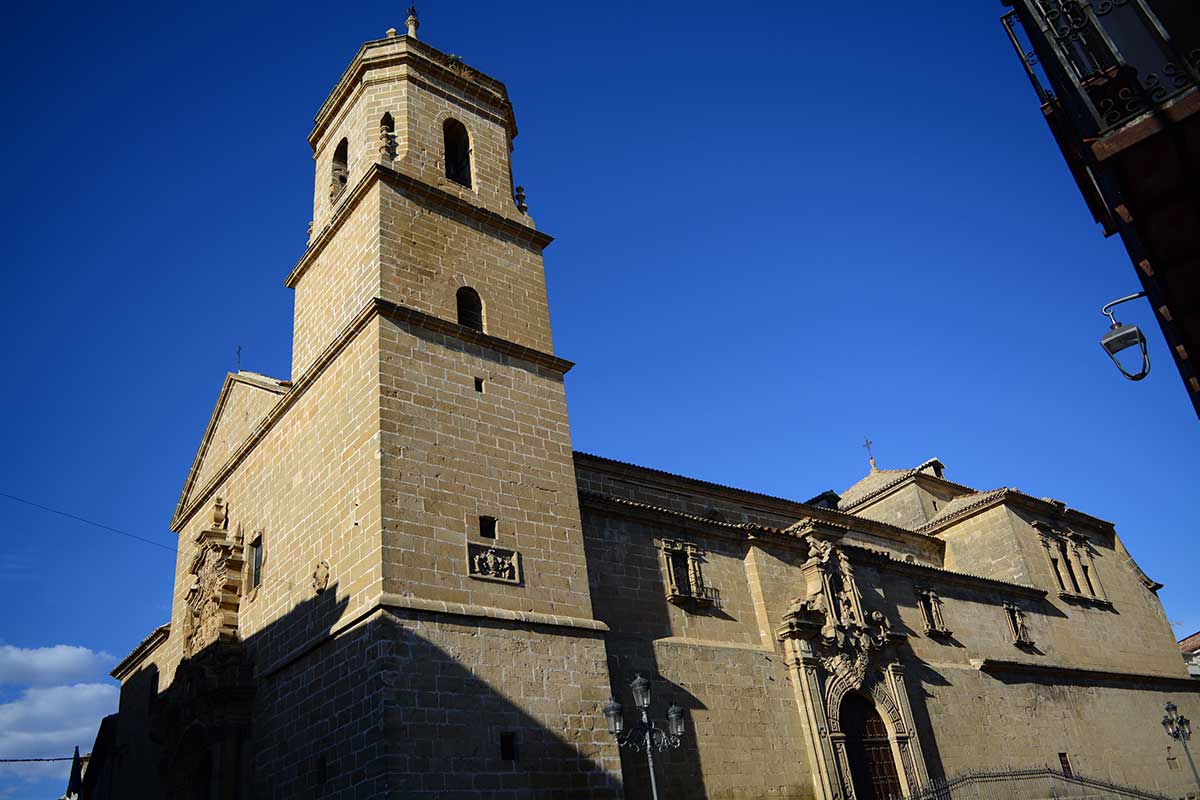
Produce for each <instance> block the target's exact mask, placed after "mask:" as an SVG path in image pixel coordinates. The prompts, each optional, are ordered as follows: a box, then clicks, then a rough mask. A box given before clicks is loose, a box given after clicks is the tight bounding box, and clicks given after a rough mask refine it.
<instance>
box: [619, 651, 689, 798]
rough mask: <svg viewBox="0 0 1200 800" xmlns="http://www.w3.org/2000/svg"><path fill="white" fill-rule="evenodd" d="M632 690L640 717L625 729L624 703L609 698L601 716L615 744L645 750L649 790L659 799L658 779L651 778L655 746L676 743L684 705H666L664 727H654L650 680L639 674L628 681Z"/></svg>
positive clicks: (668, 747) (662, 748)
mask: <svg viewBox="0 0 1200 800" xmlns="http://www.w3.org/2000/svg"><path fill="white" fill-rule="evenodd" d="M629 688H630V689H631V690H633V703H634V705H636V706H637V708H638V711H640V712H641V717H642V718H641V720H639V721H638V722H635V723H634V724H633V725H632V726H631V727H629V728H628V729H627V728H626V727H625V716H624V714H623V711H624V707H623V706H622V705H621V704H620V703H618V702H617V699H616V698H615V697H614V698H611V699H609V701H608V702H607V703H605V704H604V709H603V711H604V717H605V719H607V720H608V732H609V733H611V734H612V735H613V738H615V739H616V740H617V746H618V747H628V748H629V749H630V750H633V751H635V752H636V751H638V750H645V751H646V765H647V766H648V767H649V769H650V794H651V796H652V797H653V798H654V800H658V783H657V782H656V781H655V779H654V752H653V751H654V750H660V751H665V750H672V749H675V748H677V747H679V745H680V742H681V739H680V737H681V736H683V731H684V728H685V725H684V720H683V709H682V708H681V707H680V706H678V705H674V704H673V705H672V706H671V707H670V708H668V709H667V729H666V730H663V729H662V728H659V727H657V726H656V725H655V724H654V723H653V722H651V721H650V713H649V711H650V681H648V680H647V679H646V678H644V677H642V675H641V674H639V675H638V676H637V677H636V678H634V679H633V683H631V684H629Z"/></svg>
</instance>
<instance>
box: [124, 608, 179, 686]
mask: <svg viewBox="0 0 1200 800" xmlns="http://www.w3.org/2000/svg"><path fill="white" fill-rule="evenodd" d="M170 634H171V623H169V622H166V623H163V624H162V625H159V626H158V627H157V628H155V629H154V630H152V631H151V632H150V635H149V636H147V637H146V638H145V639H142V641H141V642H139V643H138V646H137V647H135V648H133V650H132V651H130V653H129V655H127V656H125V657H124V658H122V659H121V660H120V661H119V662H118V663H117V665H116V666H115V667H113V668H112V672H110V673H109V675H112V676H113V677H114V678H116V679H117V680H122V679H123V678H124V677H125V676H126V675H128V674H129V673H130V672H132V671H133V668H134V667H136V666H137V665H138V664H140V663H141V661H142V659H144V658H145V657H146V656H148V655H150V653H152V652H153V651H154V650H155V649H156V648H157V647H158V646H159V645H160V644H162V643H163V642H165V641H166V640H167V637H168V636H169V635H170Z"/></svg>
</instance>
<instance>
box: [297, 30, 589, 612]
mask: <svg viewBox="0 0 1200 800" xmlns="http://www.w3.org/2000/svg"><path fill="white" fill-rule="evenodd" d="M407 27H408V34H407V35H399V34H397V32H396V31H395V30H394V29H393V30H389V31H388V35H387V36H386V37H385V38H383V39H379V40H376V41H371V42H367V43H366V44H364V45H363V46H362V47H361V48H360V49H359V51H358V53H357V54H356V55H355V56H354V59H353V60H352V61H351V63H350V66H349V67H348V68H347V69H346V71H345V72H344V73H343V74H342V76H341V78H340V79H339V80H338V82H337V84H336V85H335V86H334V88H333V91H332V92H331V93H330V95H329V98H328V99H327V100H326V101H325V103H324V104H323V105H322V106H321V108H320V110H319V111H318V112H317V115H316V124H315V126H314V128H313V130H312V133H311V134H310V135H309V141H310V143H311V145H312V148H313V158H314V162H315V164H316V180H315V191H314V195H313V226H312V231H311V235H310V238H309V243H308V249H307V252H306V253H305V254H304V256H303V257H302V258H301V259H300V261H299V263H298V264H297V265H296V267H295V268H294V269H293V270H292V273H291V274H290V275H289V276H288V278H287V281H286V285H287V286H289V287H292V288H293V289H295V329H294V348H293V369H292V379H293V381H295V382H302V381H304V379H305V375H306V374H307V373H309V372H311V371H313V370H314V369H318V368H321V364H322V363H324V361H323V359H327V358H328V355H327V354H328V352H329V351H330V348H334V347H336V346H337V343H338V342H339V341H344V340H345V339H346V338H347V337H349V336H359V335H370V336H376V337H377V349H378V357H379V363H378V369H379V383H380V391H379V408H378V409H377V413H378V415H379V420H380V449H379V461H380V468H381V472H380V476H379V482H380V483H379V486H380V490H381V491H380V494H381V498H382V501H381V502H382V509H381V528H382V530H381V534H382V542H381V544H382V564H381V569H382V573H381V577H382V591H383V593H384V594H385V595H391V594H395V595H397V596H401V595H403V596H406V597H417V598H422V599H423V600H426V601H431V602H453V603H461V604H470V605H473V606H478V607H481V608H487V609H502V610H504V611H505V613H508V612H516V611H519V612H532V613H538V614H552V615H561V616H564V617H569V618H571V619H576V620H580V621H582V622H583V623H584V624H586V625H592V624H594V623H593V622H592V611H591V600H590V595H589V591H588V581H587V570H586V566H585V563H584V552H583V543H582V530H581V523H580V515H579V507H578V496H577V489H576V484H575V474H574V465H573V462H572V448H571V440H570V428H569V426H568V422H567V406H566V397H565V393H564V387H563V375H564V373H565V372H566V371H567V370H568V369H569V368H570V367H571V364H570V362H567V361H564V360H563V359H561V358H559V357H557V356H556V355H555V354H554V352H553V343H552V340H551V334H550V315H549V308H548V305H547V300H546V284H545V275H544V272H543V264H542V250H543V248H545V247H546V245H548V244H549V243H550V241H551V239H550V237H548V236H546V235H545V234H543V233H540V232H539V231H538V230H537V229H536V227H535V225H534V222H533V220H532V218H530V216H529V214H528V213H527V210H526V208H525V206H524V203H523V201H521V202H518V199H517V198H516V197H515V196H514V188H513V180H512V166H511V160H510V155H511V152H512V142H513V139H514V138H515V136H516V134H517V127H516V121H515V117H514V115H513V109H512V105H511V104H510V102H509V99H508V92H507V90H506V89H505V87H504V85H503V84H502V83H500V82H499V81H497V80H495V79H494V78H491V77H489V76H487V75H484V74H483V73H481V72H479V71H478V70H475V69H473V68H472V67H470V66H468V65H467V64H465V63H464V62H463V61H462V60H461V59H459V58H458V57H456V56H450V55H447V54H445V53H442V52H441V51H439V50H436V49H434V48H433V47H430V46H429V45H427V44H425V43H423V42H421V41H418V40H417V38H416V36H415V34H416V29H417V20H416V15H415V12H410V16H409V19H408V26H407ZM356 330H359V331H361V332H355V331H356Z"/></svg>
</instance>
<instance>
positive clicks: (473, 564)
mask: <svg viewBox="0 0 1200 800" xmlns="http://www.w3.org/2000/svg"><path fill="white" fill-rule="evenodd" d="M467 574H468V575H470V576H471V577H472V578H478V579H480V580H484V581H498V582H500V583H512V584H518V585H519V584H520V583H521V554H520V553H518V552H517V551H515V550H505V549H502V548H499V547H492V546H490V545H485V544H475V543H474V542H468V543H467Z"/></svg>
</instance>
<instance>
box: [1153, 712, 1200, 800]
mask: <svg viewBox="0 0 1200 800" xmlns="http://www.w3.org/2000/svg"><path fill="white" fill-rule="evenodd" d="M1165 710H1166V712H1167V715H1166V716H1165V717H1163V718H1162V726H1163V730H1165V731H1166V732H1167V736H1170V737H1171V738H1172V739H1174V740H1175V741H1177V742H1179V743H1180V744H1181V745H1183V754H1184V755H1185V756H1187V760H1188V766H1189V767H1191V768H1192V777H1193V778H1195V780H1196V788H1198V789H1200V773H1197V772H1196V762H1195V761H1192V751H1191V750H1188V745H1187V743H1188V739H1191V738H1192V723H1191V720H1189V719H1188V718H1187V717H1185V716H1182V715H1181V714H1180V713H1179V710H1178V708H1177V707H1176V705H1175V704H1174V703H1167V705H1166V709H1165Z"/></svg>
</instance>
